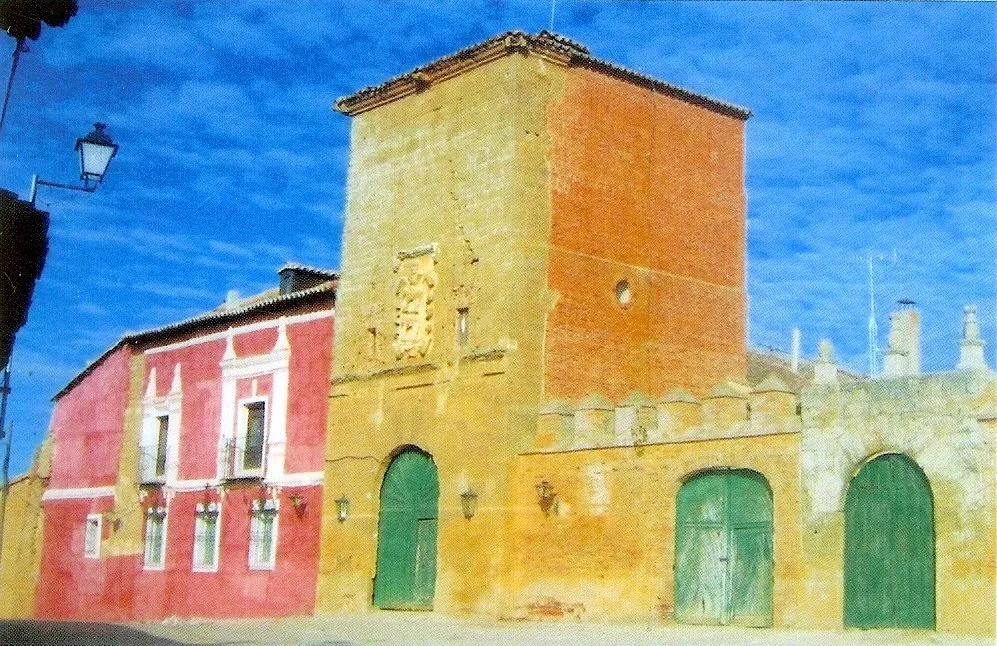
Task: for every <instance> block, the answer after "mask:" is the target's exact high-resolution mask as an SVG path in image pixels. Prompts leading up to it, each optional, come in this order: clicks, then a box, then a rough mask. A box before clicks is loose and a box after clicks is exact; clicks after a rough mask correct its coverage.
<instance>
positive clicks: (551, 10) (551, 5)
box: [547, 0, 557, 33]
mask: <svg viewBox="0 0 997 646" xmlns="http://www.w3.org/2000/svg"><path fill="white" fill-rule="evenodd" d="M555 6H557V0H550V29H548V30H547V31H549V32H551V33H554V7H555Z"/></svg>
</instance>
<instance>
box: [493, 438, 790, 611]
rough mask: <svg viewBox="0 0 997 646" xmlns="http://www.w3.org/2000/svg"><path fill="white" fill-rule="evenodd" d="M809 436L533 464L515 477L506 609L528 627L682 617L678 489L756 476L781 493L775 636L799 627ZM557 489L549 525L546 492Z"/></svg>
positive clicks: (576, 454)
mask: <svg viewBox="0 0 997 646" xmlns="http://www.w3.org/2000/svg"><path fill="white" fill-rule="evenodd" d="M798 456H799V434H798V433H780V434H774V435H765V436H758V437H741V438H720V439H712V440H700V441H685V442H674V443H660V444H650V445H645V446H638V447H633V446H629V447H608V448H593V449H582V450H573V451H553V452H543V453H531V454H525V455H522V456H520V457H518V458H517V459H516V461H515V463H514V465H513V473H512V476H511V482H513V483H514V486H513V488H512V489H511V491H510V498H509V500H510V502H509V508H510V512H512V513H511V514H510V521H509V539H508V542H509V551H510V558H509V570H510V572H509V575H508V577H507V586H508V594H509V596H508V602H507V605H506V607H505V608H504V613H505V615H506V616H508V617H512V618H520V619H542V618H555V617H562V616H568V617H579V618H582V619H645V620H646V619H648V618H655V619H659V620H665V621H671V620H672V616H673V614H672V613H673V611H674V605H673V600H674V585H675V582H674V570H673V564H674V559H675V515H676V496H677V495H678V490H679V487H680V486H681V485H682V483H683V482H684V481H685V480H686V479H688V478H689V477H690V476H692V475H694V474H696V473H698V472H701V471H704V470H708V469H726V468H733V469H751V470H754V471H756V472H758V473H760V474H761V475H763V476H764V477H765V479H766V480H767V481H768V484H769V486H770V487H771V490H772V501H773V516H774V523H773V534H774V535H773V558H774V566H775V570H774V588H773V606H774V618H773V621H774V624H775V625H776V626H795V625H799V624H800V623H801V622H802V621H803V618H804V616H805V615H804V614H803V612H804V610H803V608H801V604H802V603H803V601H802V599H801V592H802V587H801V580H800V573H801V569H802V568H801V563H800V560H799V558H800V527H799V521H798V519H799V461H798ZM542 480H546V481H548V482H550V483H551V484H552V485H553V487H554V491H555V493H556V503H555V505H554V507H553V509H552V510H551V511H550V513H549V514H544V512H543V510H542V509H541V506H540V504H539V498H538V494H537V489H536V486H537V484H538V483H539V482H540V481H542Z"/></svg>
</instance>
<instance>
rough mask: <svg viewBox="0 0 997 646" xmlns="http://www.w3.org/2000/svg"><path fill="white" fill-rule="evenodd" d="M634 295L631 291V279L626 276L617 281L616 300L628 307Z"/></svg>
mask: <svg viewBox="0 0 997 646" xmlns="http://www.w3.org/2000/svg"><path fill="white" fill-rule="evenodd" d="M632 297H633V294H631V293H630V281H628V280H627V279H625V278H624V279H623V280H621V281H620V282H618V283H616V300H617V301H618V302H619V304H620V305H622V306H623V307H626V306H627V305H629V304H630V299H631V298H632Z"/></svg>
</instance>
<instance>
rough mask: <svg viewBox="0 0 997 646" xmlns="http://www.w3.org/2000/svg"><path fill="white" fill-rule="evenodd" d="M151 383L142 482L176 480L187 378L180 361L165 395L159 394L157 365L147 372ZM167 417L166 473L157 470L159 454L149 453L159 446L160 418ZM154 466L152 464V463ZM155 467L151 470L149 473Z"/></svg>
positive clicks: (142, 433)
mask: <svg viewBox="0 0 997 646" xmlns="http://www.w3.org/2000/svg"><path fill="white" fill-rule="evenodd" d="M147 379H148V386H147V387H146V392H145V396H144V397H143V398H142V427H141V431H140V437H139V474H138V478H139V481H140V484H141V483H165V484H176V482H177V480H178V477H179V473H178V464H177V462H178V458H179V454H180V444H179V443H180V423H181V413H182V412H183V382H182V380H181V379H180V364H177V365H176V366H175V367H174V373H173V382H172V384H171V386H170V391H169V392H168V393H167V394H165V395H157V394H156V369H155V368H151V369H150V370H149V374H148V375H147ZM162 417H165V418H167V421H166V473H165V474H163V475H162V476H157V475H156V474H155V464H156V459H157V457H156V456H155V455H153V456H152V459H151V460H150V459H149V457H147V456H148V455H149V454H150V453H152V452H155V451H157V450H158V448H159V420H160V418H162ZM150 463H151V464H152V468H151V469H149V468H148V464H150ZM149 471H151V473H149Z"/></svg>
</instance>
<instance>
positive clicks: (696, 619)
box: [675, 470, 772, 626]
mask: <svg viewBox="0 0 997 646" xmlns="http://www.w3.org/2000/svg"><path fill="white" fill-rule="evenodd" d="M676 512H677V518H676V528H675V530H676V531H675V619H676V621H679V622H682V623H688V624H739V625H745V626H771V625H772V494H771V493H770V491H769V487H768V483H767V482H766V481H765V478H764V477H762V476H761V475H760V474H758V473H755V472H754V471H748V470H738V471H731V470H728V471H711V472H707V473H704V474H701V475H698V476H696V477H694V478H692V479H691V480H689V481H687V482H686V483H685V484H683V485H682V487H681V488H680V489H679V493H678V500H677V501H676Z"/></svg>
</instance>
